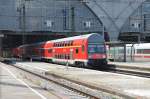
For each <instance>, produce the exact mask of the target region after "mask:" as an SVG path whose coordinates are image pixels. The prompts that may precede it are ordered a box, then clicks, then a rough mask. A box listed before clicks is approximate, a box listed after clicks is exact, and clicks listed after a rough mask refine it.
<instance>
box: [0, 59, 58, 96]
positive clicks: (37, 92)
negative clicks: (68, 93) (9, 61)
mask: <svg viewBox="0 0 150 99" xmlns="http://www.w3.org/2000/svg"><path fill="white" fill-rule="evenodd" d="M16 72H17V71H14V70H13V69H11V68H10V67H8V66H7V65H5V64H3V63H1V62H0V99H58V97H56V96H54V95H51V94H50V93H49V92H47V91H46V90H44V89H42V88H40V87H38V86H36V85H33V84H31V83H29V82H26V81H25V80H24V79H22V78H20V77H18V76H16Z"/></svg>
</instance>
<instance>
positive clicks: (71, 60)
mask: <svg viewBox="0 0 150 99" xmlns="http://www.w3.org/2000/svg"><path fill="white" fill-rule="evenodd" d="M69 57H70V63H71V64H73V63H74V60H73V49H70V56H69Z"/></svg>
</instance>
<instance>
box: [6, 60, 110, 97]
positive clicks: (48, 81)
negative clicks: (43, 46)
mask: <svg viewBox="0 0 150 99" xmlns="http://www.w3.org/2000/svg"><path fill="white" fill-rule="evenodd" d="M8 63H9V64H8ZM10 63H11V62H8V61H7V64H8V65H9V66H11V67H13V68H16V69H18V70H19V71H21V75H24V77H25V78H26V79H28V80H30V81H32V82H33V83H35V84H36V81H42V82H41V84H38V85H40V87H42V88H44V89H45V90H47V91H51V90H53V91H54V92H58V93H61V95H57V94H55V93H54V95H56V96H57V97H58V98H59V99H68V97H69V99H99V97H100V96H99V95H96V94H95V93H94V91H95V90H93V89H90V88H87V87H84V86H82V85H79V84H75V83H73V82H70V81H67V80H65V79H63V78H60V77H58V76H56V75H51V74H46V73H44V72H42V73H41V74H37V73H34V72H31V71H28V70H25V69H23V68H20V67H17V66H15V65H11V64H10ZM46 75H47V76H46ZM30 77H32V78H34V79H35V80H36V81H34V79H32V78H30ZM43 81H44V82H43ZM62 82H63V83H62ZM64 82H65V83H66V84H64ZM69 85H71V86H69ZM79 86H80V87H81V88H80V90H78V89H76V87H79ZM92 93H93V94H92ZM66 97H67V98H66ZM104 97H105V96H104ZM104 99H105V98H104ZM106 99H109V98H107V97H106Z"/></svg>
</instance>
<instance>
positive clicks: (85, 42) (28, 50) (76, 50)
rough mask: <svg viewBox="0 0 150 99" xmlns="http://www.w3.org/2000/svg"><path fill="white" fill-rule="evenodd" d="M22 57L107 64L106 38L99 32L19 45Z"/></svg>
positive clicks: (73, 62)
mask: <svg viewBox="0 0 150 99" xmlns="http://www.w3.org/2000/svg"><path fill="white" fill-rule="evenodd" d="M19 49H20V51H19V54H20V56H22V57H26V58H32V59H39V60H48V61H50V62H54V63H61V64H71V65H79V66H89V65H92V66H98V65H100V64H107V56H106V49H105V44H104V38H103V36H102V35H100V34H97V33H92V34H87V35H81V36H74V37H69V38H63V39H57V40H52V41H47V42H41V43H36V44H27V45H22V46H20V47H19Z"/></svg>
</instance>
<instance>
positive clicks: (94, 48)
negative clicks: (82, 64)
mask: <svg viewBox="0 0 150 99" xmlns="http://www.w3.org/2000/svg"><path fill="white" fill-rule="evenodd" d="M104 52H105V50H104V45H99V44H90V45H88V53H104Z"/></svg>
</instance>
